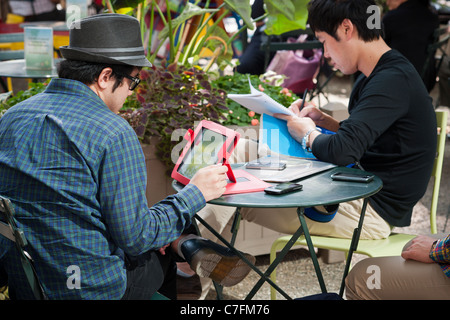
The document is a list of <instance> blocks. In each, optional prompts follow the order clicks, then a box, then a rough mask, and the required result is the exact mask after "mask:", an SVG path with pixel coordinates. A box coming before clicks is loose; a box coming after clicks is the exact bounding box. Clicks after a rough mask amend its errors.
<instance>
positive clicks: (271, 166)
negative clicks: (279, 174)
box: [245, 161, 286, 171]
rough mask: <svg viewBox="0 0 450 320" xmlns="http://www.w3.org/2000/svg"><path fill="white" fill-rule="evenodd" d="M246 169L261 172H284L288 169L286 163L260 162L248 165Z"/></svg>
mask: <svg viewBox="0 0 450 320" xmlns="http://www.w3.org/2000/svg"><path fill="white" fill-rule="evenodd" d="M245 168H246V169H259V170H279V171H281V170H284V169H285V168H286V162H278V161H275V162H269V161H268V162H259V161H252V162H249V163H247V164H246V166H245Z"/></svg>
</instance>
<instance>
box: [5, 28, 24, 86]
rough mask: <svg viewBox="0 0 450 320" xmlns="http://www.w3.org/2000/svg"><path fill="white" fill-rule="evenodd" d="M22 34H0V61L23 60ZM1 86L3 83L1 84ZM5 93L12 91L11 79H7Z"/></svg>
mask: <svg viewBox="0 0 450 320" xmlns="http://www.w3.org/2000/svg"><path fill="white" fill-rule="evenodd" d="M23 47H24V34H23V33H4V34H0V49H2V50H0V61H6V60H16V59H24V58H25V51H24V50H23ZM2 84H3V83H2ZM5 89H6V90H7V91H12V90H13V89H12V81H11V78H7V85H6V88H5Z"/></svg>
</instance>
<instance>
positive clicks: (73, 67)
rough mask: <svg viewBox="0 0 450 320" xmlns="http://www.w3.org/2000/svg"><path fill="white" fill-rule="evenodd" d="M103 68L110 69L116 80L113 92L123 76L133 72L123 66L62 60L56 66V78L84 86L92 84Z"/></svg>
mask: <svg viewBox="0 0 450 320" xmlns="http://www.w3.org/2000/svg"><path fill="white" fill-rule="evenodd" d="M105 68H111V69H112V74H111V76H113V77H114V78H115V79H116V82H115V83H114V86H113V91H114V90H116V89H117V87H119V85H120V84H121V83H122V80H123V78H124V75H129V74H131V73H132V72H133V69H134V67H133V66H129V65H125V64H103V63H93V62H87V61H79V60H68V59H67V60H62V61H61V62H60V63H59V65H58V77H59V78H63V79H71V80H77V81H80V82H82V83H84V84H86V85H90V84H92V83H94V82H95V81H96V80H97V79H98V77H99V75H100V73H101V72H102V70H103V69H105Z"/></svg>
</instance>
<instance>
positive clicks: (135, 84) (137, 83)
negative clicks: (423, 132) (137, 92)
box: [121, 74, 141, 91]
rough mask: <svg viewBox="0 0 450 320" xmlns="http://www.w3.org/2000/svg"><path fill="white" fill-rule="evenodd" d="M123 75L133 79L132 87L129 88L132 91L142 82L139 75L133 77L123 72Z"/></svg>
mask: <svg viewBox="0 0 450 320" xmlns="http://www.w3.org/2000/svg"><path fill="white" fill-rule="evenodd" d="M121 76H123V77H125V78H127V79H130V80H131V83H130V87H129V88H128V89H129V90H131V91H133V90H134V89H136V87H137V86H138V85H139V83H141V79H139V77H132V76H130V75H128V74H121Z"/></svg>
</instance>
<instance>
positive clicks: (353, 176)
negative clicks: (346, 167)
mask: <svg viewBox="0 0 450 320" xmlns="http://www.w3.org/2000/svg"><path fill="white" fill-rule="evenodd" d="M331 179H333V180H337V181H351V182H364V183H368V182H370V181H372V180H373V175H371V174H358V173H348V172H336V173H334V174H332V175H331Z"/></svg>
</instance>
